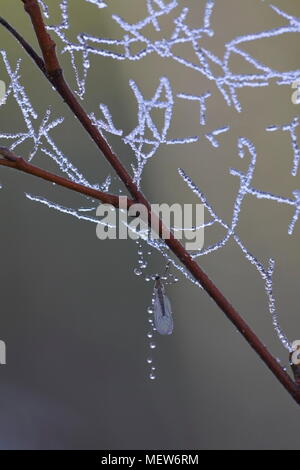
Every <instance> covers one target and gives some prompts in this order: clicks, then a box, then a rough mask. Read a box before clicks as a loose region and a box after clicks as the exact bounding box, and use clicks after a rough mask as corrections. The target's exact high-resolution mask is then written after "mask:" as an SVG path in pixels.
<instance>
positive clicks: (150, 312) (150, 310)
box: [147, 307, 153, 315]
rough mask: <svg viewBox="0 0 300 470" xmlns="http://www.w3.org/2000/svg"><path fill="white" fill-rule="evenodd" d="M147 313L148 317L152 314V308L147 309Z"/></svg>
mask: <svg viewBox="0 0 300 470" xmlns="http://www.w3.org/2000/svg"><path fill="white" fill-rule="evenodd" d="M147 312H148V313H149V315H151V314H152V313H153V307H148V308H147Z"/></svg>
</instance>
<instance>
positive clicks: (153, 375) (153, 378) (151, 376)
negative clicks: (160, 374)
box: [149, 372, 156, 380]
mask: <svg viewBox="0 0 300 470" xmlns="http://www.w3.org/2000/svg"><path fill="white" fill-rule="evenodd" d="M149 377H150V379H151V380H155V379H156V375H155V374H154V373H153V372H151V373H150V375H149Z"/></svg>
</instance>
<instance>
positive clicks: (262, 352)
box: [0, 0, 300, 404]
mask: <svg viewBox="0 0 300 470" xmlns="http://www.w3.org/2000/svg"><path fill="white" fill-rule="evenodd" d="M22 1H23V3H24V6H25V10H26V11H27V13H28V14H29V15H30V18H31V21H32V24H33V27H34V30H35V33H36V36H37V39H38V42H39V44H40V48H41V51H42V54H43V58H44V69H43V67H41V64H40V60H41V59H40V58H39V56H38V55H37V54H36V52H35V51H34V50H33V49H32V48H31V46H29V44H28V43H26V41H25V40H24V39H23V38H21V40H20V36H19V34H18V33H17V34H16V33H14V32H13V31H14V30H13V28H11V27H10V25H9V27H7V23H6V22H5V23H6V24H4V26H5V27H6V28H7V29H8V30H9V31H10V32H11V33H12V34H13V35H14V36H15V37H16V39H17V40H18V41H19V42H20V43H21V44H22V46H23V47H24V48H25V50H26V51H27V53H28V54H29V55H30V56H31V57H32V59H33V60H34V61H35V62H36V63H37V65H38V67H39V68H40V70H42V72H43V73H44V74H45V75H46V77H47V78H48V80H49V81H50V82H51V84H52V85H53V86H54V87H55V88H56V90H57V91H58V93H59V94H60V95H61V97H62V98H63V100H64V101H65V102H66V103H67V105H68V106H69V108H70V109H71V110H72V112H73V113H74V115H75V116H76V117H77V118H78V119H79V121H80V122H81V124H82V125H83V127H84V128H85V129H86V131H87V132H88V134H89V135H90V136H91V137H92V139H93V140H94V142H95V143H96V145H97V147H98V148H99V149H100V150H101V151H102V153H103V155H104V156H105V158H106V159H107V160H108V162H109V163H110V164H111V166H112V167H113V168H114V170H115V171H116V173H117V175H118V176H119V177H120V179H121V180H122V181H123V183H124V184H125V186H126V187H127V189H128V190H129V192H130V193H131V195H132V197H133V199H134V201H136V202H139V203H142V204H144V205H145V206H146V207H147V210H148V216H149V221H150V219H151V215H152V214H151V207H150V204H149V202H148V201H147V200H146V198H145V197H144V195H143V194H142V193H141V192H140V191H139V190H138V188H137V186H136V185H135V183H134V181H133V180H132V178H131V176H130V175H129V173H128V172H127V170H126V168H125V167H124V166H123V165H122V163H121V161H120V160H119V158H118V157H117V156H116V155H115V154H114V153H113V152H112V150H111V149H110V147H109V145H108V144H107V142H106V141H105V139H104V138H103V136H102V135H101V134H100V132H99V130H98V129H97V128H96V127H95V126H94V124H93V123H92V122H91V120H90V118H89V117H88V115H87V113H86V111H85V110H84V109H83V107H82V106H81V105H80V103H79V102H78V100H77V99H76V97H75V95H74V94H73V92H72V91H71V89H70V88H69V86H68V84H67V83H66V81H65V79H64V77H63V72H62V68H61V66H60V64H59V61H58V58H57V56H56V52H55V43H54V41H53V40H52V38H51V37H50V35H49V34H48V32H47V30H46V26H45V23H44V20H43V17H42V14H41V10H40V8H39V5H38V2H37V0H22ZM2 24H3V22H2ZM24 44H25V45H24ZM0 163H1V162H0ZM14 165H15V166H14ZM22 165H24V164H23V163H22ZM27 165H28V164H27ZM6 166H10V167H14V168H17V169H21V168H18V167H17V163H16V162H10V161H8V162H7V163H6ZM39 170H40V169H39ZM22 171H26V170H22ZM40 171H43V170H40ZM27 172H28V171H27ZM45 173H47V172H45ZM32 174H33V173H32ZM45 179H47V178H45ZM72 184H73V183H72ZM65 186H66V187H68V186H67V185H65ZM80 186H81V185H80ZM70 189H72V188H70ZM80 192H81V191H80ZM161 227H162V224H161V222H160V228H161ZM165 242H166V244H167V245H168V247H169V248H170V250H171V251H172V252H173V253H174V254H175V255H176V256H177V257H178V259H179V260H180V261H181V262H182V263H183V265H184V266H185V267H186V268H187V270H188V271H189V272H190V273H191V274H192V275H193V276H194V278H195V279H196V280H197V281H198V282H199V283H200V284H201V286H202V287H203V288H204V289H205V290H206V292H207V293H208V294H209V295H210V296H211V298H212V299H213V300H214V301H215V302H216V304H217V305H218V306H219V307H220V309H221V310H222V311H223V312H224V313H225V315H226V316H227V317H228V318H229V320H230V321H231V322H232V323H233V324H234V325H235V327H236V328H237V329H238V330H239V331H240V333H241V334H242V335H243V337H244V338H245V339H246V341H247V342H248V343H249V344H250V346H251V347H252V348H253V349H254V350H255V351H256V353H257V354H258V355H259V357H260V358H261V359H262V360H263V362H264V363H265V364H266V365H267V366H268V367H269V369H270V370H271V371H272V372H273V374H274V375H275V377H276V378H277V379H278V380H279V382H280V383H281V384H282V385H283V386H284V387H285V389H286V390H287V391H288V393H289V394H290V395H291V396H292V397H293V398H294V399H295V400H296V402H297V403H298V404H300V388H299V387H298V386H297V385H296V384H295V383H294V382H293V380H292V379H291V378H290V376H289V375H288V374H287V373H286V372H285V370H284V369H283V368H282V367H281V366H280V364H279V363H278V362H277V360H276V359H275V358H274V356H272V354H271V353H270V352H269V351H268V349H267V348H266V347H265V346H264V344H263V343H262V342H261V341H260V339H259V338H258V337H257V336H256V334H255V333H254V331H252V329H251V328H250V327H249V325H248V324H247V323H246V322H245V321H244V320H243V318H242V317H241V316H240V315H239V313H238V312H237V311H236V310H235V309H234V307H233V306H232V305H231V304H230V303H229V302H228V300H227V299H226V298H225V297H224V295H223V294H222V293H221V292H220V291H219V289H218V288H217V287H216V286H215V285H214V283H213V282H212V281H211V280H210V279H209V278H208V276H207V275H206V274H205V273H204V271H202V269H201V268H200V267H199V266H198V264H197V263H196V262H195V261H194V260H193V259H192V258H191V257H190V255H189V254H188V253H187V251H186V250H185V249H184V247H183V246H182V245H181V244H180V242H179V241H178V240H176V239H175V238H174V236H173V235H172V234H170V238H169V239H168V240H165Z"/></svg>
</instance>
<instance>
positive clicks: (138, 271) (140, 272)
mask: <svg viewBox="0 0 300 470" xmlns="http://www.w3.org/2000/svg"><path fill="white" fill-rule="evenodd" d="M134 274H135V275H136V276H140V275H141V274H143V272H142V271H141V269H139V268H135V270H134Z"/></svg>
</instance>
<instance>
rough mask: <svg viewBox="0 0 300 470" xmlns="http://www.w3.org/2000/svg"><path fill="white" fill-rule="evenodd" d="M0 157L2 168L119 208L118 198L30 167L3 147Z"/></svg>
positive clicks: (131, 201) (0, 149) (131, 202)
mask: <svg viewBox="0 0 300 470" xmlns="http://www.w3.org/2000/svg"><path fill="white" fill-rule="evenodd" d="M0 155H2V156H3V157H5V159H1V158H0V165H2V166H7V167H9V168H13V169H15V170H19V171H23V172H24V173H28V174H30V175H33V176H37V177H38V178H42V179H44V180H46V181H51V183H55V184H57V185H59V186H63V187H64V188H67V189H71V190H72V191H76V192H77V193H81V194H84V195H85V196H89V197H91V198H93V199H97V200H98V201H101V202H102V203H104V204H111V205H112V206H114V207H117V208H118V207H119V198H118V196H115V195H114V194H108V193H104V192H103V191H99V190H97V189H93V188H89V187H88V186H84V185H83V184H79V183H75V182H74V181H70V180H68V179H66V178H63V177H61V176H58V175H55V174H54V173H50V172H49V171H45V170H43V169H42V168H39V167H37V166H35V165H31V164H30V163H28V162H26V160H24V159H23V158H22V157H18V156H17V155H16V154H15V153H13V152H11V151H10V150H9V149H7V148H5V147H0ZM127 203H128V207H130V206H131V205H132V204H134V201H133V200H132V199H128V198H127Z"/></svg>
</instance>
